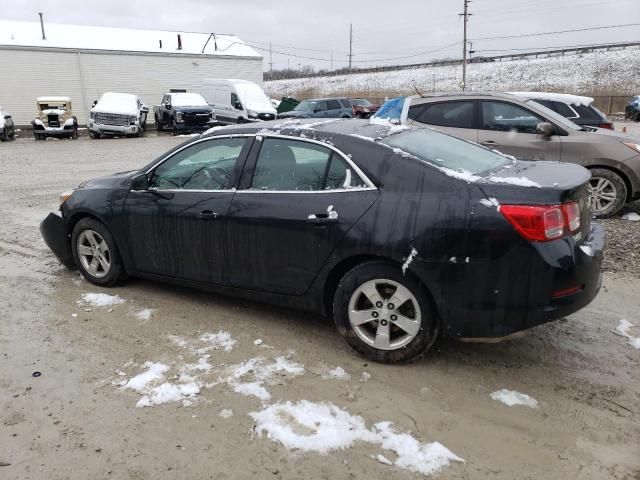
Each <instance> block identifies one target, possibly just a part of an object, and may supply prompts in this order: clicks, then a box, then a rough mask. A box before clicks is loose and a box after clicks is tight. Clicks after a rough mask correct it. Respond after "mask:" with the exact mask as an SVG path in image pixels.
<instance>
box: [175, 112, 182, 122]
mask: <svg viewBox="0 0 640 480" xmlns="http://www.w3.org/2000/svg"><path fill="white" fill-rule="evenodd" d="M182 116H183V115H182V112H176V122H178V123H182V122H183V119H182Z"/></svg>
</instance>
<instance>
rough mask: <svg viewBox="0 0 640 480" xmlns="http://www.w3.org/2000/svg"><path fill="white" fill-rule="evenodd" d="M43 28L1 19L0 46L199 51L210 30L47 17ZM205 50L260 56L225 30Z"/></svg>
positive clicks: (164, 51)
mask: <svg viewBox="0 0 640 480" xmlns="http://www.w3.org/2000/svg"><path fill="white" fill-rule="evenodd" d="M44 29H45V36H46V40H43V39H42V31H41V28H40V22H19V21H12V20H0V46H6V45H10V46H21V47H52V48H72V49H80V50H110V51H128V52H152V53H178V54H189V55H200V54H202V53H203V52H202V49H203V47H204V46H205V43H207V39H209V36H210V34H209V33H192V32H168V31H162V30H134V29H129V28H113V27H93V26H88V25H65V24H61V23H49V22H46V21H45V23H44ZM178 34H179V35H180V38H181V40H182V49H181V50H178ZM214 38H215V41H214ZM160 40H162V48H160ZM216 46H217V49H216ZM204 54H206V55H230V56H236V57H261V55H260V54H258V53H257V52H256V51H255V50H254V49H253V48H252V47H250V46H249V45H247V44H245V43H244V42H243V41H242V40H240V39H239V38H238V37H236V36H234V35H224V34H222V35H219V34H216V35H215V37H212V38H211V39H210V40H209V43H208V44H207V47H206V49H205V50H204Z"/></svg>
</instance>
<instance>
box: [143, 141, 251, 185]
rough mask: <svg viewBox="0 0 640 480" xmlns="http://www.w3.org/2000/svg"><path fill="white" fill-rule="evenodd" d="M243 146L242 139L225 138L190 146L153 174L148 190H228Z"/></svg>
mask: <svg viewBox="0 0 640 480" xmlns="http://www.w3.org/2000/svg"><path fill="white" fill-rule="evenodd" d="M246 142H247V138H246V137H236V138H231V137H229V138H216V139H210V140H205V141H202V142H198V143H195V144H193V145H190V146H188V147H186V148H185V149H183V150H180V151H178V152H177V153H176V154H175V155H173V156H172V157H171V158H169V159H168V160H167V161H165V162H164V163H162V164H160V165H159V166H158V167H157V168H156V169H155V170H154V171H153V174H152V176H151V188H155V189H158V190H230V189H232V188H233V184H234V174H233V172H234V168H235V166H236V162H237V160H238V158H239V157H240V155H241V152H242V148H243V147H244V145H245V143H246Z"/></svg>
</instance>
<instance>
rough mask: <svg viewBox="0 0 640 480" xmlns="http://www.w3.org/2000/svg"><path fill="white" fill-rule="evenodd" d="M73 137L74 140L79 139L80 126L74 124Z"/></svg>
mask: <svg viewBox="0 0 640 480" xmlns="http://www.w3.org/2000/svg"><path fill="white" fill-rule="evenodd" d="M71 138H72V139H73V140H77V139H78V126H77V125H74V126H73V133H72V134H71Z"/></svg>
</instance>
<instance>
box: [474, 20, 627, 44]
mask: <svg viewBox="0 0 640 480" xmlns="http://www.w3.org/2000/svg"><path fill="white" fill-rule="evenodd" d="M637 26H640V23H625V24H622V25H606V26H602V27H587V28H576V29H573V30H557V31H555V32H540V33H523V34H521V35H504V36H501V37H476V38H473V39H472V40H474V41H476V40H501V39H505V38H521V37H541V36H544V35H555V34H557V33H572V32H589V31H592V30H605V29H609V28H624V27H637Z"/></svg>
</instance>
